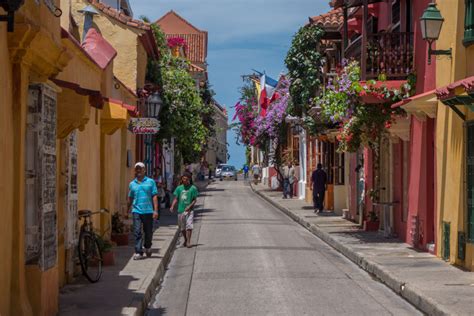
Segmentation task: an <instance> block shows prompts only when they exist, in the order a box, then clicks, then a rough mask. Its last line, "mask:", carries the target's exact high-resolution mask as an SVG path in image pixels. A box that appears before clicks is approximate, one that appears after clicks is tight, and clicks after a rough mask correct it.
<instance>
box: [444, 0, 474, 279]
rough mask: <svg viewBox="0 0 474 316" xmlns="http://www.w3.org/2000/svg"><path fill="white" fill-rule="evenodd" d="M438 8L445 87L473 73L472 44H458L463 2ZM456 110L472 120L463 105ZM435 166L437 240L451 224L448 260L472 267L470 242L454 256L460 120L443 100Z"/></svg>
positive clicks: (459, 211)
mask: <svg viewBox="0 0 474 316" xmlns="http://www.w3.org/2000/svg"><path fill="white" fill-rule="evenodd" d="M438 9H439V10H440V11H441V13H442V15H443V17H444V18H445V23H444V24H443V28H442V30H441V34H440V38H439V40H438V41H437V42H436V48H437V49H448V48H449V47H452V49H453V56H452V59H449V58H446V57H443V58H440V59H439V60H438V61H437V62H436V67H437V68H436V72H437V73H438V74H443V75H442V76H437V78H436V86H437V87H442V86H446V85H448V84H450V83H452V82H454V81H457V80H461V79H463V78H465V77H468V76H472V75H474V69H473V65H472V62H470V61H472V60H473V59H474V47H472V46H471V47H469V48H465V47H464V46H463V44H462V40H463V34H464V10H465V7H464V1H463V0H451V1H439V2H438ZM459 108H460V109H462V111H464V112H465V114H466V115H468V120H472V119H474V116H473V115H472V113H469V112H468V111H467V110H466V109H465V108H464V107H462V106H460V107H459ZM435 137H436V167H437V183H438V186H437V193H436V199H437V200H436V205H437V218H439V220H438V222H437V232H438V236H440V237H439V239H440V241H441V240H442V236H443V229H442V225H443V222H447V223H450V224H451V234H450V259H449V261H450V262H451V263H456V264H458V265H461V266H464V267H466V268H468V269H470V270H473V269H474V266H473V265H474V262H473V257H474V245H472V244H470V243H468V244H467V245H466V260H465V261H461V260H460V259H458V258H457V257H458V238H457V232H458V231H466V217H467V214H466V205H465V204H466V194H465V192H466V187H465V185H464V181H465V176H466V171H465V153H466V149H465V146H464V128H463V121H462V120H461V119H460V118H459V117H458V116H457V115H456V114H455V112H454V111H452V110H451V109H450V108H449V107H447V106H445V105H444V104H443V103H441V102H439V103H438V113H437V125H436V136H435ZM442 252H443V245H439V246H438V247H437V254H438V256H442Z"/></svg>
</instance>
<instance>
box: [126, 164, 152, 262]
mask: <svg viewBox="0 0 474 316" xmlns="http://www.w3.org/2000/svg"><path fill="white" fill-rule="evenodd" d="M128 209H129V210H130V209H131V211H132V215H133V235H134V237H135V255H134V256H133V259H134V260H140V259H143V258H144V257H143V246H145V254H146V256H147V257H151V240H152V238H153V220H154V219H157V218H158V188H157V187H156V183H155V180H153V179H150V178H148V177H146V176H145V164H144V163H143V162H137V163H136V164H135V179H134V180H133V181H132V182H130V185H129V193H128ZM142 226H143V232H144V234H145V242H143V234H142Z"/></svg>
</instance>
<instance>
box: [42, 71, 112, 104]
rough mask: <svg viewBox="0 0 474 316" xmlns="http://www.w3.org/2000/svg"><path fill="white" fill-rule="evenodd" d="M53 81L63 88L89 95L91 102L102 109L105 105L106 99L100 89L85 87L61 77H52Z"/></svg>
mask: <svg viewBox="0 0 474 316" xmlns="http://www.w3.org/2000/svg"><path fill="white" fill-rule="evenodd" d="M51 81H52V82H54V83H55V84H57V85H58V86H60V87H61V88H66V89H69V90H73V91H74V92H75V93H77V94H78V95H81V96H87V97H89V104H90V105H91V106H93V107H95V108H98V109H101V108H102V107H103V106H104V101H103V98H102V94H101V92H100V91H97V90H91V89H87V88H83V87H81V86H80V85H79V84H77V83H73V82H68V81H64V80H60V79H54V78H53V79H51Z"/></svg>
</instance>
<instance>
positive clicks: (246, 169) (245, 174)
mask: <svg viewBox="0 0 474 316" xmlns="http://www.w3.org/2000/svg"><path fill="white" fill-rule="evenodd" d="M248 178H249V166H248V165H247V164H245V165H244V179H248Z"/></svg>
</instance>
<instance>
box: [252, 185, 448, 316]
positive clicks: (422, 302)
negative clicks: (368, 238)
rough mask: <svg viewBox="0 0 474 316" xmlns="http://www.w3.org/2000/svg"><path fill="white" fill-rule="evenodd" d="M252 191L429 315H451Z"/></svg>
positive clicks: (380, 267)
mask: <svg viewBox="0 0 474 316" xmlns="http://www.w3.org/2000/svg"><path fill="white" fill-rule="evenodd" d="M250 187H251V188H252V191H253V192H254V193H256V194H257V195H259V196H260V197H261V198H263V199H264V200H265V201H267V202H268V203H270V204H271V205H273V206H274V207H276V208H277V209H279V210H280V211H282V212H283V213H285V214H286V215H287V216H288V217H290V218H291V219H293V220H294V221H295V222H297V223H298V224H300V225H301V226H303V227H304V228H306V229H307V230H309V231H310V232H311V233H312V234H313V235H315V236H317V237H318V238H320V239H321V240H323V241H324V242H325V243H326V244H328V245H329V246H331V247H333V248H334V249H336V250H337V251H338V252H340V253H341V254H343V255H344V256H345V257H347V258H348V259H349V260H351V261H352V262H354V263H355V264H357V265H358V266H359V267H360V268H362V269H363V270H364V271H366V272H368V273H370V274H371V275H373V276H375V277H376V278H377V279H378V280H379V281H381V282H382V283H384V284H385V285H387V286H388V287H389V288H390V289H392V290H393V291H394V292H395V293H397V294H398V295H400V296H401V297H403V298H404V299H405V300H406V301H408V302H409V303H411V304H412V305H413V306H415V307H416V308H418V309H419V310H421V311H422V312H424V313H426V314H428V315H436V316H441V315H451V314H452V313H450V312H449V311H446V310H445V309H444V308H442V307H440V306H438V305H437V304H436V302H435V301H433V300H432V299H431V298H430V297H428V296H425V295H423V294H422V293H420V291H419V289H417V288H416V287H414V286H412V285H410V284H409V283H408V282H406V281H404V280H400V279H398V278H397V277H395V276H393V275H391V273H390V272H389V271H387V270H386V269H385V268H384V267H383V266H381V265H380V264H378V263H375V262H373V261H371V260H368V259H366V258H364V257H363V256H361V255H360V254H358V253H357V252H355V251H354V250H352V249H351V248H349V247H347V246H346V245H344V244H343V243H341V242H339V241H338V240H336V239H334V238H333V237H332V236H331V235H329V234H328V233H326V232H324V231H323V230H321V229H320V228H319V227H318V226H317V225H312V224H311V223H309V222H308V221H306V220H305V219H304V218H302V217H300V216H298V215H296V214H295V213H293V212H292V211H291V210H289V209H288V208H286V207H284V206H282V205H280V204H279V203H277V202H275V201H273V200H272V199H271V198H269V197H267V196H266V195H265V194H263V193H262V192H260V191H258V190H256V189H255V188H254V186H253V184H252V183H251V184H250Z"/></svg>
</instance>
